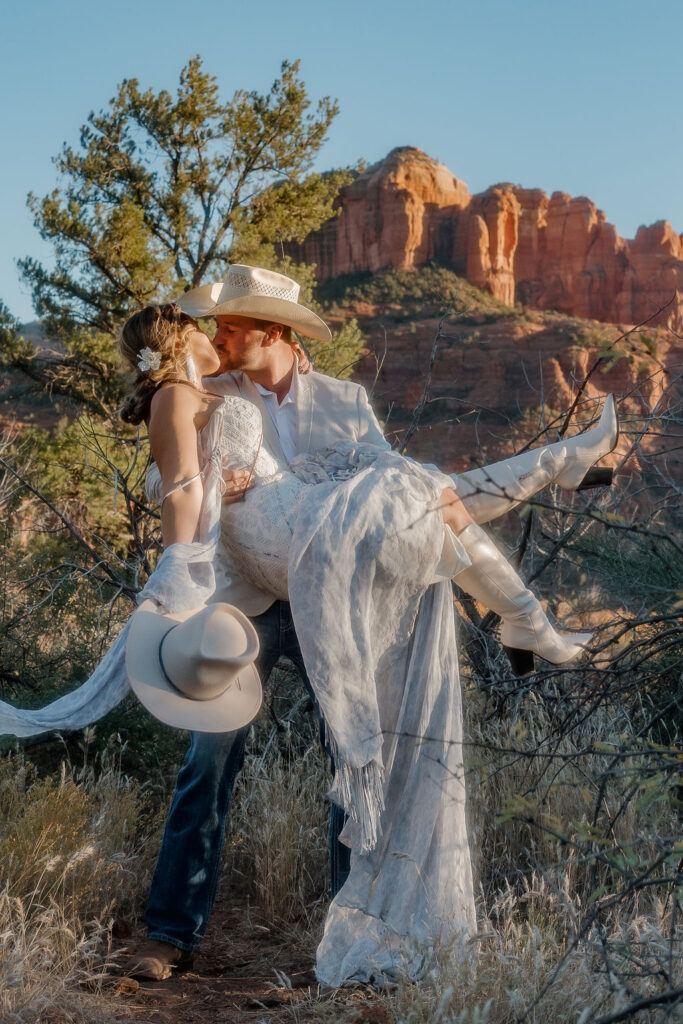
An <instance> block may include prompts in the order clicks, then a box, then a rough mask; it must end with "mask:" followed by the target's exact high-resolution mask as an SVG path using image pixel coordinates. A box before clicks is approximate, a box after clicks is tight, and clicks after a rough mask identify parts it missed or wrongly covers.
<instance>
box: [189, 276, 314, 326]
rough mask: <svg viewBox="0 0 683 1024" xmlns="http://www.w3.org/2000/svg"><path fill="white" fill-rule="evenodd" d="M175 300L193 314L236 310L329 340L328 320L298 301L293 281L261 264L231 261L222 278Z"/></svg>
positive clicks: (237, 312)
mask: <svg viewBox="0 0 683 1024" xmlns="http://www.w3.org/2000/svg"><path fill="white" fill-rule="evenodd" d="M175 301H176V302H177V303H178V305H179V306H180V308H181V309H182V310H184V312H185V313H188V314H189V316H192V317H195V318H196V317H200V316H227V315H228V314H230V313H235V314H236V315H239V316H253V317H256V318H257V319H258V320H270V321H272V322H273V323H278V324H286V325H287V326H288V327H292V328H293V329H294V330H295V331H298V332H299V334H303V335H305V336H306V337H307V338H315V340H316V341H329V340H330V338H331V337H332V334H331V332H330V329H329V327H328V326H327V324H326V323H325V322H324V321H323V320H321V319H320V317H319V316H318V315H317V314H316V313H314V312H313V310H312V309H308V308H307V307H306V306H302V305H301V303H300V302H299V285H298V284H297V283H296V281H293V280H292V279H291V277H285V275H284V274H277V273H276V272H275V271H274V270H265V269H264V268H263V267H248V266H246V265H245V264H243V263H233V265H232V266H231V267H230V269H229V270H228V273H227V275H226V278H225V280H224V281H223V282H220V281H219V282H216V283H215V284H203V285H200V287H199V288H192V289H191V290H190V291H189V292H185V294H184V295H181V296H180V297H179V298H178V299H176V300H175Z"/></svg>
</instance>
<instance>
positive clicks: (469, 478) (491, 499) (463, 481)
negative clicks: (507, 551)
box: [451, 395, 619, 523]
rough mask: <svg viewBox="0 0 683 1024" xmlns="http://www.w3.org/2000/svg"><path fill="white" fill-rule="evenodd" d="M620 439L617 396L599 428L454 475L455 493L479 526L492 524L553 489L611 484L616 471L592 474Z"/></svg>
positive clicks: (607, 406) (610, 400)
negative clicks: (544, 489)
mask: <svg viewBox="0 0 683 1024" xmlns="http://www.w3.org/2000/svg"><path fill="white" fill-rule="evenodd" d="M618 439H619V421H618V417H617V410H616V406H615V403H614V396H613V395H609V396H608V397H607V399H606V401H605V405H604V408H603V410H602V415H601V417H600V421H599V422H598V424H597V426H595V427H593V429H592V430H587V431H585V433H583V434H577V435H576V436H575V437H572V438H570V439H569V440H568V441H567V440H564V439H563V440H562V441H557V442H555V444H550V445H545V446H543V447H542V448H533V449H532V450H531V451H528V452H523V453H522V454H521V455H514V456H513V457H512V458H511V459H504V460H503V461H502V462H494V463H493V465H491V466H484V467H482V468H481V469H475V470H472V471H471V472H469V471H468V472H467V473H461V474H457V473H453V474H452V475H451V479H452V480H453V484H454V489H455V492H456V494H457V495H458V497H459V498H461V500H462V502H463V504H464V506H465V508H466V509H467V511H468V512H469V514H470V515H471V516H472V518H473V519H474V521H475V523H488V522H490V521H491V520H492V519H496V518H497V517H498V516H501V515H503V514H504V513H505V512H509V511H510V509H513V508H515V507H516V506H517V505H519V504H520V502H522V501H526V500H527V499H528V498H530V497H531V496H532V495H534V494H536V493H537V492H538V491H540V490H542V489H543V488H544V487H547V486H548V484H551V483H556V484H558V485H559V486H560V487H564V488H566V489H568V490H582V489H584V488H586V487H598V486H605V485H609V484H610V483H611V482H612V470H611V469H600V468H597V469H591V468H590V467H591V466H592V465H593V463H594V462H597V460H598V459H601V458H603V457H604V456H605V455H608V454H609V453H610V452H611V451H613V450H614V448H615V447H616V444H617V441H618Z"/></svg>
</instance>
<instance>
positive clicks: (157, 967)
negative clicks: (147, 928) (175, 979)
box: [123, 939, 193, 981]
mask: <svg viewBox="0 0 683 1024" xmlns="http://www.w3.org/2000/svg"><path fill="white" fill-rule="evenodd" d="M192 961H193V955H192V953H187V952H186V951H185V950H184V949H178V947H177V946H172V945H171V943H170V942H159V941H158V940H157V939H148V940H147V941H146V942H143V944H142V945H141V946H140V948H139V950H138V951H137V953H136V954H135V955H134V956H132V957H131V958H130V959H129V960H128V961H127V963H126V964H125V965H124V968H123V973H124V974H126V975H128V977H129V978H143V979H144V980H146V981H165V980H166V979H167V978H170V977H171V974H172V973H173V971H174V970H176V971H187V970H189V969H190V967H192Z"/></svg>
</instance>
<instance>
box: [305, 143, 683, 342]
mask: <svg viewBox="0 0 683 1024" xmlns="http://www.w3.org/2000/svg"><path fill="white" fill-rule="evenodd" d="M339 208H340V214H339V216H338V217H336V218H335V219H332V220H330V221H328V222H327V223H326V224H324V225H323V227H322V228H321V229H320V230H319V231H317V232H315V233H314V234H312V235H310V236H309V237H308V238H307V239H306V240H305V241H304V242H303V244H301V245H299V246H293V247H292V254H293V255H294V256H296V258H298V259H300V260H302V261H304V262H307V263H315V264H317V267H318V274H319V277H320V278H321V279H323V280H328V279H332V278H335V277H338V276H339V275H342V274H349V273H354V274H355V273H359V272H360V273H362V272H367V271H372V272H376V271H378V270H382V269H389V268H393V269H397V270H409V269H413V268H415V267H419V266H422V265H424V264H425V263H427V262H428V261H429V260H432V259H434V260H437V261H438V262H439V263H441V264H443V265H444V266H446V267H448V268H450V269H452V270H453V271H454V272H455V273H457V274H459V275H461V276H462V277H464V278H465V279H466V280H467V281H469V282H470V283H472V284H474V285H476V286H477V287H478V288H481V289H484V290H485V291H488V292H490V294H491V295H493V296H494V297H495V298H497V299H500V300H501V301H502V302H504V303H507V304H508V305H513V304H514V303H515V302H522V303H524V304H525V305H528V306H532V307H534V308H536V309H552V310H557V311H559V312H562V313H565V314H567V315H570V316H579V317H586V318H591V319H595V320H601V321H607V322H613V323H620V322H623V323H629V324H635V323H641V322H642V321H644V320H646V319H647V318H648V317H651V316H652V315H653V314H654V313H656V311H657V310H659V309H660V307H662V306H665V305H666V304H668V305H666V309H663V310H662V311H661V312H660V313H659V314H658V315H657V316H656V318H655V319H656V322H657V323H659V324H666V325H668V326H670V327H672V328H673V329H674V330H677V331H679V332H681V331H683V236H681V235H677V234H676V233H675V232H674V231H673V229H672V227H671V225H670V224H669V222H668V221H659V222H658V223H656V224H653V225H652V226H650V227H641V228H640V229H639V231H638V233H637V235H636V237H635V238H634V239H632V240H630V241H629V240H626V239H624V238H621V237H620V235H619V233H618V231H617V229H616V228H615V227H614V225H612V224H609V223H608V222H607V219H606V217H605V214H604V213H603V212H602V210H599V209H598V208H597V207H596V205H595V203H594V202H592V200H590V199H587V198H585V197H584V196H580V197H571V196H569V195H567V194H566V193H564V192H554V193H553V194H552V196H550V198H549V197H548V196H547V195H546V194H545V192H543V191H541V189H528V188H521V187H520V186H518V185H511V184H500V185H494V186H492V187H491V188H489V189H487V190H486V191H485V192H481V193H479V194H476V195H471V194H470V191H469V189H468V188H467V186H466V185H465V184H464V183H463V182H462V181H459V180H458V179H457V178H455V177H454V176H453V174H452V173H451V172H450V171H449V170H448V168H446V167H445V166H444V165H443V164H440V163H438V162H437V161H436V160H433V159H431V157H429V156H427V155H426V154H425V153H423V152H421V150H419V149H415V148H413V147H405V148H402V149H395V150H393V151H392V152H391V153H390V154H389V155H388V156H387V157H386V159H384V160H382V161H380V162H379V163H377V164H375V165H373V166H372V167H369V168H368V169H367V170H366V171H364V172H363V173H361V174H358V175H357V177H356V178H355V180H354V181H353V182H352V183H351V184H350V185H349V186H348V187H347V188H345V189H344V190H343V192H342V193H341V196H340V199H339Z"/></svg>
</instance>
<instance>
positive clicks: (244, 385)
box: [127, 265, 566, 980]
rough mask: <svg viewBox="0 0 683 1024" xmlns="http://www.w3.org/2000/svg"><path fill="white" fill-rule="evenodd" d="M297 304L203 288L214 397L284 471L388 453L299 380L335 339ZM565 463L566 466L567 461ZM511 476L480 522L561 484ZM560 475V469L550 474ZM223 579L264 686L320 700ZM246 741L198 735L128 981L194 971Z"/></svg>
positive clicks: (199, 299) (254, 282)
mask: <svg viewBox="0 0 683 1024" xmlns="http://www.w3.org/2000/svg"><path fill="white" fill-rule="evenodd" d="M298 292H299V287H298V285H297V284H296V283H295V282H294V281H292V280H290V279H289V278H287V277H284V276H283V275H281V274H276V273H274V272H272V271H268V270H264V269H261V268H255V267H246V266H240V265H234V266H232V267H230V269H229V271H228V275H227V277H226V279H225V281H224V282H223V284H222V285H220V284H214V285H206V286H202V287H201V288H196V289H194V290H193V291H191V292H188V293H186V295H184V296H183V297H182V298H181V299H180V300H179V304H180V305H181V307H182V308H183V309H184V310H185V311H186V312H187V313H189V314H190V315H191V316H195V317H199V316H211V317H214V318H215V320H216V325H217V331H216V335H215V338H214V346H215V348H216V351H217V352H218V354H219V355H220V357H221V368H220V375H219V376H218V377H216V378H214V379H213V380H212V382H211V390H212V391H216V392H219V393H224V394H240V395H242V396H243V397H245V398H247V399H248V400H249V401H251V402H252V403H253V404H255V405H256V406H257V407H258V408H259V409H260V411H261V415H262V421H263V445H264V447H265V448H266V449H267V450H269V451H270V452H271V453H273V454H275V455H276V456H279V457H280V458H282V457H283V456H284V458H285V459H286V460H290V459H291V458H292V457H293V456H294V455H295V454H297V453H300V452H307V451H315V450H317V449H321V448H324V447H327V446H328V445H332V444H334V443H335V442H338V441H340V440H354V441H362V442H369V443H371V444H374V445H378V446H380V447H382V448H388V447H389V445H388V444H387V442H386V441H385V439H384V437H383V435H382V431H381V428H380V426H379V424H378V422H377V419H376V417H375V415H374V413H373V411H372V409H371V407H370V404H369V402H368V399H367V395H366V393H365V391H364V390H363V388H361V387H360V386H359V385H357V384H354V383H351V382H349V381H339V380H335V379H332V378H329V377H326V376H324V375H323V374H318V373H315V372H310V373H306V374H301V373H299V372H298V367H297V359H296V357H295V352H294V347H293V344H292V337H291V331H292V330H296V331H298V332H299V333H301V334H304V335H306V336H308V337H312V338H314V339H317V340H329V339H330V337H331V335H330V332H329V329H328V328H327V326H326V325H325V324H324V323H323V321H322V320H320V318H319V317H317V316H316V314H315V313H313V312H312V311H311V310H308V309H306V307H304V306H302V305H301V304H300V303H299V302H298ZM541 451H543V450H541ZM563 451H564V449H563ZM558 459H559V461H560V462H562V459H561V458H560V457H559V455H558ZM565 461H566V459H565ZM513 464H514V466H515V468H514V471H511V470H509V467H510V466H511V465H513ZM562 464H563V465H564V463H562ZM503 465H504V466H505V472H503V473H502V475H501V476H500V479H504V481H505V483H504V485H503V484H497V485H495V486H490V487H489V495H488V498H487V495H486V494H485V493H483V494H482V490H484V491H485V488H484V489H482V487H481V486H480V484H481V481H478V480H475V481H474V483H473V484H472V486H471V487H470V492H471V497H472V501H473V505H476V513H477V514H476V516H475V518H477V519H478V520H479V521H486V519H487V518H493V516H494V515H499V514H500V513H501V512H502V511H505V510H507V508H510V507H513V505H514V504H517V503H518V501H519V500H522V499H523V498H524V497H526V496H528V494H531V493H534V491H535V490H538V489H539V487H541V486H544V484H545V483H547V482H549V479H551V476H552V473H551V472H550V470H549V469H548V466H547V465H541V460H540V459H539V457H538V452H534V453H526V455H523V456H521V457H519V459H518V460H508V461H507V462H506V463H504V464H503ZM558 468H561V467H559V466H558V465H554V466H553V471H555V472H556V471H557V470H558ZM249 476H250V473H249V468H248V467H236V468H233V469H232V470H231V471H230V472H229V473H227V474H226V499H227V500H228V501H230V500H234V499H238V498H240V497H241V496H242V495H243V493H244V489H245V487H246V486H248V484H249ZM473 476H474V475H471V477H470V479H471V480H472V477H473ZM524 477H526V483H525V485H524V486H523V487H520V486H518V485H517V478H519V479H522V478H524ZM496 479H498V476H497V471H496V467H491V468H490V469H489V471H488V473H487V475H486V476H484V477H483V481H484V482H486V483H488V484H491V485H494V484H495V481H496ZM508 488H509V490H510V492H511V493H508ZM515 488H517V489H516V490H515ZM442 500H443V502H444V510H443V514H444V520H445V521H446V522H447V523H448V524H449V525H450V526H451V527H452V529H453V531H454V532H455V533H456V534H457V533H460V531H461V530H463V529H464V528H465V527H467V525H468V524H470V523H472V519H471V518H470V516H469V514H468V513H467V511H466V509H465V508H464V507H463V504H462V502H461V501H460V500H459V499H458V498H457V497H456V494H455V492H454V491H453V490H451V489H450V488H448V489H446V490H445V491H444V492H443V499H442ZM489 513H490V514H489ZM446 557H447V556H446ZM215 569H216V577H217V590H216V594H215V600H218V601H225V602H227V603H229V604H233V605H235V606H237V607H238V608H239V609H240V610H241V611H243V612H244V613H245V614H247V615H248V616H249V617H250V618H251V620H252V622H253V625H254V627H255V629H256V631H257V633H258V636H259V641H260V654H259V659H258V661H257V667H258V669H259V672H260V675H261V678H262V680H263V682H264V683H266V682H267V680H268V677H269V675H270V673H271V671H272V669H273V667H274V666H275V664H276V662H277V661H278V659H279V658H280V657H281V656H285V657H288V658H290V659H291V660H292V662H293V663H294V665H295V666H296V667H297V669H298V671H299V672H300V674H301V678H302V680H303V682H304V685H305V686H306V687H307V689H308V691H309V693H310V694H311V696H312V697H313V693H312V691H311V688H310V684H309V683H308V679H307V676H306V670H305V667H304V664H303V659H302V656H301V652H300V649H299V645H298V642H297V638H296V634H295V631H294V626H293V623H292V616H291V611H290V608H289V605H288V604H287V602H285V601H280V600H275V599H274V598H273V596H272V595H271V594H268V593H267V592H265V591H263V590H259V589H258V588H257V587H255V586H253V585H251V584H249V583H247V582H246V581H244V580H241V579H240V578H239V576H238V575H237V574H236V573H235V571H234V569H233V568H232V567H231V565H230V563H229V558H228V556H227V553H226V551H225V550H224V549H221V547H220V546H219V550H218V554H217V559H216V566H215ZM445 575H446V576H447V575H450V573H446V574H445ZM467 589H469V588H467ZM470 592H474V591H470ZM474 593H475V596H477V597H478V596H479V595H478V594H477V593H476V592H474ZM527 593H529V592H527ZM486 596H487V595H486V594H484V595H483V596H482V600H483V601H484V603H486V604H488V605H489V607H495V605H493V604H491V603H490V602H488V601H486ZM246 733H247V729H246V728H244V729H241V730H237V731H236V732H231V733H225V734H208V733H193V734H191V743H190V748H189V751H188V753H187V755H186V758H185V762H184V764H183V767H182V768H181V770H180V773H179V775H178V780H177V785H176V791H175V794H174V797H173V802H172V805H171V809H170V812H169V816H168V820H167V823H166V829H165V832H164V837H163V840H162V845H161V850H160V853H159V859H158V862H157V867H156V871H155V874H154V878H153V882H152V887H151V891H150V896H149V901H148V905H147V912H146V921H147V926H148V941H147V942H146V943H144V944H143V946H142V947H141V949H140V950H139V952H138V954H137V955H136V956H135V957H133V958H132V959H131V960H130V961H129V963H128V965H127V971H128V973H130V974H132V975H134V976H136V977H144V978H148V979H153V980H162V979H164V978H167V977H169V976H170V974H171V973H172V970H173V968H180V969H182V968H185V967H188V966H190V965H191V962H192V954H193V952H194V951H195V950H196V949H197V947H198V946H199V943H200V941H201V938H202V936H203V934H204V932H205V930H206V927H207V924H208V920H209V916H210V913H211V909H212V906H213V901H214V897H215V892H216V886H217V882H218V877H219V871H220V862H221V852H222V845H223V837H224V832H225V825H226V820H227V815H228V811H229V807H230V800H231V796H232V790H233V786H234V783H235V779H236V776H237V774H238V772H239V771H240V769H241V767H242V765H243V761H244V745H245V738H246ZM341 825H342V812H341V811H340V810H339V809H338V808H336V807H334V806H333V809H332V819H331V827H330V853H331V884H332V892H333V894H335V893H336V892H337V891H338V889H339V888H340V887H341V885H342V884H343V882H344V879H345V876H346V874H347V872H348V862H349V854H348V850H347V848H346V847H345V846H342V845H341V844H340V843H339V842H338V838H337V837H338V835H339V832H340V830H341Z"/></svg>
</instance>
